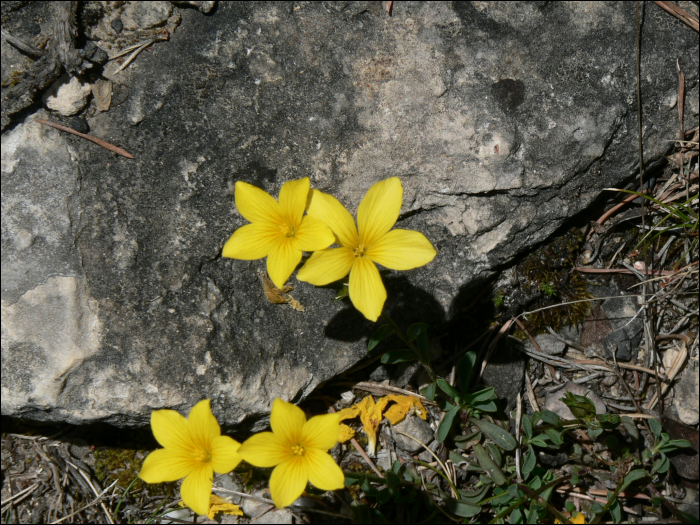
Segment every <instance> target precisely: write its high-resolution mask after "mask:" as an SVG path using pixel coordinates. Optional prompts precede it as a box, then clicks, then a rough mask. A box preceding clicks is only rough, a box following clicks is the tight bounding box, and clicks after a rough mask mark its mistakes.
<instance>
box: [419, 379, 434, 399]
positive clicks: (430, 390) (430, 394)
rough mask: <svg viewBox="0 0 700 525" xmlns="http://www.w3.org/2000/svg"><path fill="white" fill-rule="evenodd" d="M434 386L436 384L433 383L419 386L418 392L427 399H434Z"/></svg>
mask: <svg viewBox="0 0 700 525" xmlns="http://www.w3.org/2000/svg"><path fill="white" fill-rule="evenodd" d="M436 388H437V385H435V383H430V384H429V385H428V386H426V387H423V388H421V389H420V393H421V394H423V396H424V397H425V398H426V399H427V400H428V401H435V390H436Z"/></svg>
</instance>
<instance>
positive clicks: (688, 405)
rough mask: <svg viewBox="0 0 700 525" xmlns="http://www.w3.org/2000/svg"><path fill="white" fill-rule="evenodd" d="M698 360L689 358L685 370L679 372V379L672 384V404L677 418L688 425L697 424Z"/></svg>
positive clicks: (698, 397) (699, 390)
mask: <svg viewBox="0 0 700 525" xmlns="http://www.w3.org/2000/svg"><path fill="white" fill-rule="evenodd" d="M698 382H699V376H698V361H697V359H691V360H689V361H688V363H687V365H686V368H685V370H683V372H681V377H680V380H679V381H678V382H677V383H676V384H675V385H674V387H673V388H674V394H675V395H674V397H673V406H674V408H675V409H676V412H678V419H680V420H681V421H682V422H683V423H685V424H686V425H690V426H695V425H697V424H698V421H699V420H700V417H698V412H699V410H698V399H700V395H699V394H700V388H698V386H699V385H698Z"/></svg>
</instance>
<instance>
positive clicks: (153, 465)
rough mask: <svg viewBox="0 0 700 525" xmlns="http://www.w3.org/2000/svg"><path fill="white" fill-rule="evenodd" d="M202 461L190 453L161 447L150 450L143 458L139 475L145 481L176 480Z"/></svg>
mask: <svg viewBox="0 0 700 525" xmlns="http://www.w3.org/2000/svg"><path fill="white" fill-rule="evenodd" d="M201 464H202V463H201V462H200V461H197V460H196V459H193V456H192V454H190V455H183V454H178V453H175V452H173V451H172V450H168V449H167V448H161V449H158V450H154V451H153V452H151V453H150V454H149V455H148V457H147V458H146V459H145V460H144V462H143V466H142V467H141V472H139V477H140V478H141V479H142V480H144V481H145V482H146V483H163V482H164V481H176V480H178V479H181V478H184V477H185V476H187V475H189V474H190V473H191V472H192V471H193V470H195V469H196V468H197V467H198V466H200V465H201Z"/></svg>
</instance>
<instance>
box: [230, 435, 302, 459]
mask: <svg viewBox="0 0 700 525" xmlns="http://www.w3.org/2000/svg"><path fill="white" fill-rule="evenodd" d="M238 455H239V456H241V457H242V458H243V459H245V460H246V461H247V462H248V463H250V464H251V465H254V466H256V467H262V468H267V467H274V466H276V465H279V464H280V463H282V462H284V461H287V460H288V459H289V458H290V457H292V456H293V455H294V453H293V452H292V449H291V448H290V446H289V444H288V443H286V442H285V441H284V440H283V439H281V438H280V437H279V436H276V435H275V434H273V433H272V432H260V433H258V434H253V435H252V436H250V437H249V438H248V439H247V440H245V441H244V442H243V444H242V445H241V446H240V447H239V448H238Z"/></svg>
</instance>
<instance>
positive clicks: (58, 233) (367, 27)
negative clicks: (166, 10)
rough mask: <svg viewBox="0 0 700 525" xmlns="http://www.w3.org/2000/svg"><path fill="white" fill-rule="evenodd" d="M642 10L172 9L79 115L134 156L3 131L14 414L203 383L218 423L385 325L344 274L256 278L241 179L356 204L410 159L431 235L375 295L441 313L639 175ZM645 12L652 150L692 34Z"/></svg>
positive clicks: (23, 129) (414, 316)
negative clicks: (106, 92)
mask: <svg viewBox="0 0 700 525" xmlns="http://www.w3.org/2000/svg"><path fill="white" fill-rule="evenodd" d="M634 9H635V6H634V4H631V3H625V2H621V3H584V4H581V3H575V2H574V3H559V2H556V3H553V2H541V3H520V2H505V3H478V2H477V3H462V2H459V3H457V2H455V3H454V4H450V3H411V2H401V3H397V4H395V6H394V11H393V16H392V17H391V18H390V17H388V16H387V14H386V12H385V11H383V9H382V8H381V5H380V3H378V2H372V3H370V2H359V3H348V2H337V3H332V2H323V3H320V2H319V3H316V2H311V3H296V2H294V3H291V2H290V3H259V4H242V3H221V4H220V5H219V7H218V9H217V10H216V11H215V12H214V13H213V14H212V15H210V16H204V15H202V14H200V13H198V12H196V11H193V10H184V11H182V12H181V15H182V23H181V25H180V27H179V28H178V29H177V31H176V32H175V33H174V34H173V35H171V39H170V41H169V42H167V43H160V44H158V45H157V46H156V47H154V49H153V51H152V52H151V53H146V52H144V53H142V54H141V55H140V56H139V57H138V59H137V60H136V62H135V63H133V64H132V65H131V66H129V68H127V69H126V70H124V71H123V72H122V73H119V74H117V75H115V76H114V78H112V80H113V81H114V83H115V86H114V93H115V96H114V97H113V104H118V105H115V106H113V107H112V108H111V109H110V110H109V111H108V112H105V113H94V112H93V111H92V110H88V123H89V125H90V128H91V133H92V134H93V135H95V136H98V137H101V138H103V139H105V140H109V141H110V142H113V143H116V144H118V145H120V146H122V147H124V148H125V149H126V150H128V151H129V152H130V153H132V154H133V155H134V156H135V160H127V159H124V158H121V157H115V156H114V155H113V154H111V153H109V152H107V151H105V150H102V149H101V148H99V147H97V146H95V145H93V144H91V143H87V142H86V141H83V140H81V139H78V138H75V137H71V136H67V135H64V134H61V133H60V132H58V131H56V130H53V129H47V128H43V127H41V126H40V125H39V124H37V123H34V122H32V120H31V118H27V119H25V121H24V122H22V123H20V124H18V125H16V126H15V127H14V128H13V129H11V130H9V131H6V132H5V133H4V134H3V135H2V180H3V182H2V277H3V285H2V413H3V415H11V416H18V417H28V418H34V419H39V420H46V421H67V422H70V423H88V422H94V421H106V422H110V423H113V424H117V425H122V426H129V425H143V424H146V423H147V422H148V419H149V415H150V411H151V410H152V409H157V408H164V407H168V408H174V409H178V410H181V411H186V410H188V409H189V408H190V407H191V406H192V405H193V404H194V403H195V402H196V401H198V400H199V399H202V398H210V399H212V409H213V410H214V412H215V414H216V415H217V417H218V418H219V420H220V421H221V422H222V423H225V424H230V425H236V424H241V423H242V422H244V421H245V422H246V424H248V425H253V426H255V424H256V422H257V421H259V419H260V417H261V416H262V415H264V414H266V413H267V412H268V410H269V406H270V403H271V402H272V400H273V399H274V397H276V396H280V397H283V398H285V399H289V400H294V401H298V400H300V399H302V398H304V397H305V396H306V395H307V394H308V393H309V392H311V391H312V390H313V389H314V388H315V387H316V386H317V385H319V384H320V383H321V382H323V381H327V380H328V379H330V378H332V377H334V376H335V375H337V374H338V373H340V372H341V371H343V370H345V369H347V368H348V367H350V366H351V365H353V364H354V363H355V362H356V361H357V360H358V359H360V358H361V357H362V356H364V355H365V348H366V346H365V345H366V341H367V337H368V335H369V334H371V333H372V332H373V331H374V329H376V325H375V324H373V323H370V322H367V321H365V320H364V319H363V318H362V317H361V316H360V315H359V314H358V313H357V312H356V311H354V310H353V308H352V307H351V306H350V305H349V304H348V303H346V302H339V303H334V302H333V300H332V299H333V297H334V295H335V290H333V289H331V288H315V287H313V286H311V285H308V284H307V283H299V282H298V281H296V279H295V278H294V277H292V279H291V283H292V284H293V285H294V286H296V289H295V290H294V292H293V293H292V295H293V296H294V297H295V298H296V299H298V300H299V301H300V302H301V303H302V304H303V305H304V306H305V307H306V310H305V311H304V312H298V311H296V310H294V309H292V308H291V307H289V306H288V305H275V304H271V303H268V302H267V301H266V300H265V298H264V294H263V288H262V284H261V282H260V279H259V277H258V274H257V272H258V270H259V269H261V268H264V262H263V261H253V262H247V261H234V260H227V259H223V258H222V257H221V248H222V246H223V243H224V242H225V241H226V239H227V238H228V236H229V235H230V234H231V233H232V232H233V230H234V229H235V228H238V227H240V226H242V225H243V224H245V221H244V220H243V219H242V218H241V217H240V215H239V214H238V213H237V212H236V210H235V207H234V204H233V193H232V190H233V186H234V183H235V182H236V181H238V180H244V181H247V182H250V183H252V184H255V185H258V186H260V187H262V188H263V189H265V190H266V191H268V192H270V193H271V194H273V195H275V196H276V195H277V193H278V191H279V188H280V186H281V185H282V184H283V183H284V182H285V181H287V180H291V179H295V178H299V177H302V176H309V177H310V178H311V181H312V186H313V187H315V188H318V189H321V190H323V191H328V192H331V193H333V194H335V195H336V196H337V197H338V198H339V199H340V200H341V201H342V202H344V203H345V204H346V205H347V206H348V207H349V208H350V209H351V211H353V212H354V211H355V209H356V207H357V205H358V204H359V202H360V200H361V198H362V196H363V195H364V193H365V192H366V191H367V189H368V188H369V187H370V186H371V185H372V184H373V183H374V182H376V181H378V180H381V179H383V178H386V177H389V176H399V177H400V178H401V180H402V182H403V185H404V207H403V209H402V214H401V216H400V220H399V222H398V224H397V227H400V228H409V229H416V230H420V231H422V232H423V233H425V234H426V235H427V237H428V238H429V239H430V240H431V241H432V242H433V244H434V245H435V247H436V248H437V249H438V256H437V257H436V258H435V260H434V261H433V262H432V263H430V264H429V265H428V266H426V267H424V268H420V269H417V270H413V271H410V272H404V273H401V274H396V273H395V274H394V275H390V276H388V277H386V278H385V281H386V283H387V287H388V289H389V300H388V303H387V308H388V309H389V311H390V312H391V313H392V316H393V317H394V319H396V320H397V321H399V322H400V323H402V324H403V323H408V322H413V321H419V320H422V321H428V322H431V323H433V324H440V323H442V322H444V321H445V320H447V319H448V318H449V317H450V316H451V315H452V312H453V311H454V309H455V305H456V304H458V303H459V301H460V300H462V299H463V297H462V296H463V295H464V290H466V289H467V287H468V286H469V285H470V283H473V282H474V281H475V280H476V279H483V278H484V277H487V276H489V275H490V274H491V273H492V272H493V271H494V268H495V267H496V266H498V265H504V264H507V263H508V261H510V260H512V259H513V257H515V256H516V255H517V254H519V253H521V252H523V251H524V250H526V249H527V248H529V247H531V246H533V245H534V244H535V243H537V242H539V241H542V240H544V239H546V238H547V237H548V236H549V235H550V234H551V233H552V232H554V231H555V230H556V229H557V228H558V227H560V226H561V225H562V224H563V223H564V221H566V220H567V219H568V218H570V217H572V216H574V215H575V214H577V213H579V212H581V211H582V210H584V209H585V208H586V207H587V206H588V205H589V204H590V203H591V202H592V201H594V199H596V198H597V197H598V196H599V195H600V194H601V190H602V188H605V187H608V186H613V185H618V184H620V183H624V182H625V181H629V180H631V177H633V176H634V173H635V168H636V166H637V157H638V154H637V136H636V129H637V113H636V107H637V106H636V77H635V67H634V64H635V57H636V47H635V43H636V25H635V11H634ZM175 10H176V11H177V8H176V9H175ZM18 16H21V12H20V15H18ZM643 30H644V36H643V45H644V47H643V51H642V92H643V96H644V123H645V129H644V144H645V155H646V157H645V160H646V162H647V163H649V164H650V165H651V164H653V163H656V162H659V161H660V160H661V159H662V156H663V154H664V152H666V151H667V149H668V147H669V144H670V143H669V142H668V140H669V139H674V138H676V137H677V133H678V124H677V109H676V107H675V97H676V92H677V75H676V70H675V67H676V59H679V61H680V64H681V66H682V68H683V70H684V71H685V74H686V83H687V87H688V99H687V101H686V111H687V115H686V121H691V120H692V121H694V120H695V119H696V115H697V112H698V83H697V76H698V46H697V34H696V33H694V32H693V31H691V30H690V29H687V28H685V27H684V26H682V25H679V24H678V23H677V22H676V21H675V19H673V18H670V17H669V15H667V14H665V13H664V12H662V11H661V10H659V9H657V8H656V7H655V6H651V5H650V6H648V7H647V12H646V16H645V21H644V26H643ZM19 36H21V35H19ZM2 45H3V57H5V56H6V44H5V43H4V42H3V44H2ZM98 45H101V43H100V42H98ZM7 54H8V56H9V55H11V54H12V53H11V52H10V51H7ZM3 63H5V60H3ZM5 67H6V66H5V65H3V68H5ZM117 94H118V95H119V96H117ZM125 95H126V96H125ZM117 99H118V100H117ZM40 113H41V114H42V115H44V116H46V114H45V113H44V112H40Z"/></svg>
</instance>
